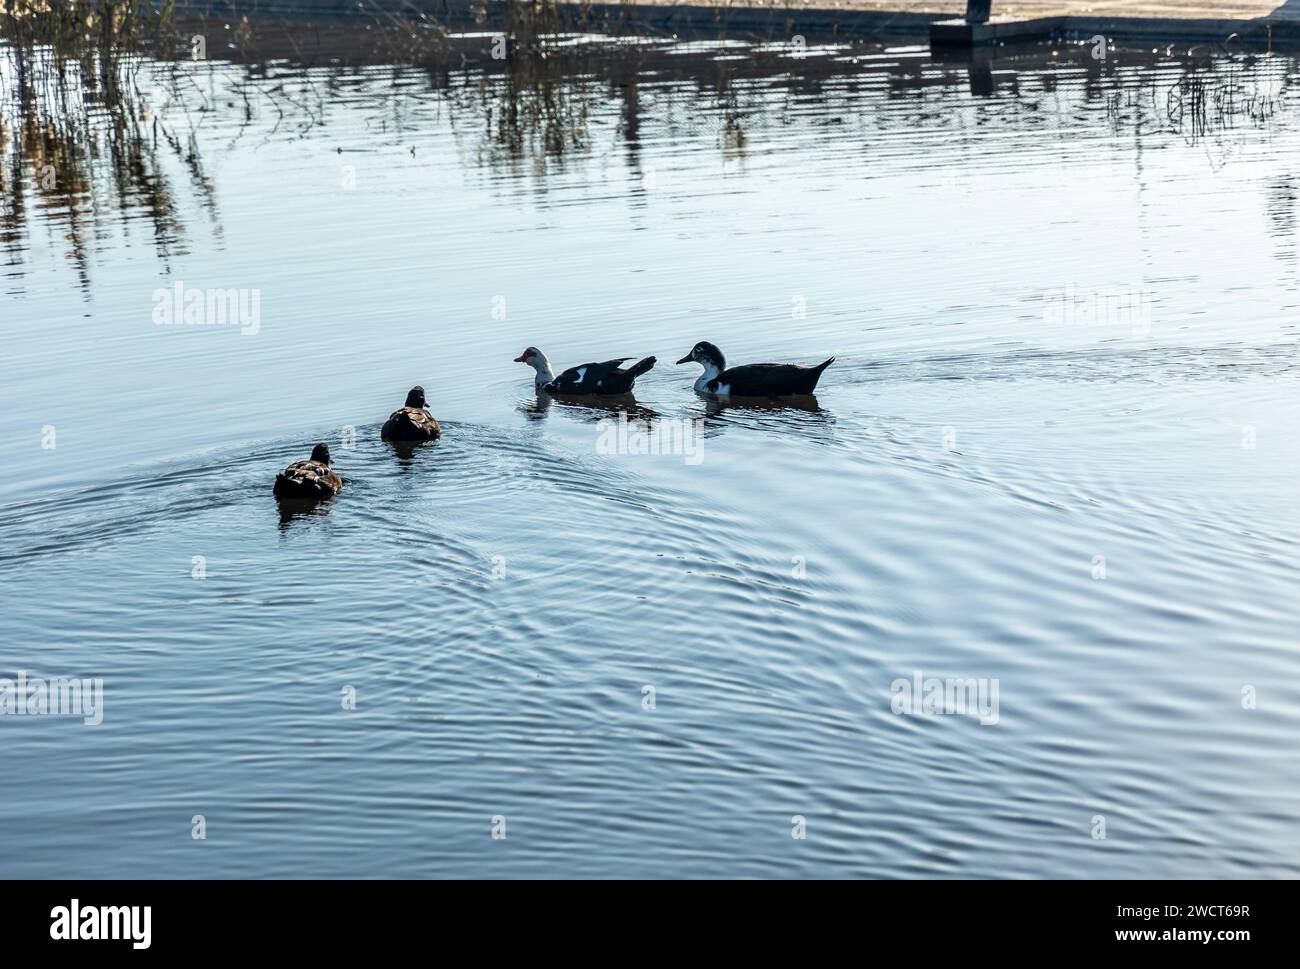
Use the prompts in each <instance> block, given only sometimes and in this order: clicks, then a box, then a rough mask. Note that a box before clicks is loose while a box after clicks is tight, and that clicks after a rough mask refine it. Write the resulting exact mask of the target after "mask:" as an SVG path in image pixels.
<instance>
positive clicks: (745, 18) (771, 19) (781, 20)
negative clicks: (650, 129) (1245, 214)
mask: <svg viewBox="0 0 1300 969" xmlns="http://www.w3.org/2000/svg"><path fill="white" fill-rule="evenodd" d="M968 2H970V0H713V2H708V0H606V2H581V0H559V3H558V13H559V18H560V22H561V24H563V25H564V26H567V27H573V28H589V29H605V30H617V29H619V28H641V29H644V28H647V27H649V28H653V29H658V30H680V31H683V32H685V31H709V32H713V31H718V30H731V31H735V32H737V33H745V32H751V33H765V34H769V35H784V36H789V35H791V34H807V35H810V36H811V35H825V34H834V35H836V36H856V37H863V36H889V35H896V36H897V35H904V36H910V37H918V38H920V37H926V36H930V37H932V39H933V40H934V42H935V43H936V44H937V45H945V44H957V45H966V46H969V45H979V44H983V43H989V42H996V41H1006V40H1031V39H1035V38H1050V37H1055V36H1060V35H1065V34H1068V35H1073V36H1084V37H1091V36H1094V35H1097V34H1100V35H1103V36H1105V37H1107V38H1108V39H1110V40H1120V41H1123V40H1135V41H1151V42H1155V43H1173V42H1181V41H1187V42H1207V41H1209V42H1214V41H1219V42H1222V41H1225V40H1227V38H1229V37H1230V36H1232V35H1233V34H1236V35H1237V39H1238V40H1240V41H1251V42H1259V43H1273V44H1276V45H1279V46H1292V47H1294V46H1297V45H1300V0H1217V2H1211V0H992V2H991V15H988V14H983V11H981V10H978V9H976V10H974V11H972V12H973V13H974V16H973V17H972V19H970V20H968V19H967V18H966V14H967V5H968ZM974 4H975V6H977V7H978V6H979V4H980V0H974ZM176 6H177V8H178V9H180V10H188V11H193V12H206V13H210V14H213V15H217V16H223V17H225V16H231V15H236V14H243V13H253V12H263V13H272V14H277V15H285V14H296V15H306V16H329V17H355V16H366V15H367V14H374V13H382V14H386V15H398V16H401V15H411V14H419V13H423V14H428V15H431V16H434V17H436V18H439V19H442V20H445V21H448V22H452V23H455V22H471V23H478V24H481V25H482V27H483V29H488V30H490V29H495V28H499V26H500V25H501V24H502V23H503V22H504V19H505V17H504V14H505V9H506V4H505V3H504V2H503V0H177V3H176ZM983 6H985V7H988V6H989V2H988V0H983ZM982 14H983V16H982Z"/></svg>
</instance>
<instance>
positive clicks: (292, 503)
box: [276, 498, 334, 531]
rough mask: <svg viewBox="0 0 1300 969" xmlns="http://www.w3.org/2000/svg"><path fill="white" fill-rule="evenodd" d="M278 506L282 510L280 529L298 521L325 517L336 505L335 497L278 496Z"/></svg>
mask: <svg viewBox="0 0 1300 969" xmlns="http://www.w3.org/2000/svg"><path fill="white" fill-rule="evenodd" d="M276 506H277V508H278V510H279V512H280V530H281V531H283V530H285V529H287V528H288V527H289V526H290V525H292V524H293V523H294V522H296V521H301V520H304V519H313V518H323V517H324V516H326V515H328V514H329V512H330V509H331V508H332V507H333V506H334V499H333V498H277V499H276Z"/></svg>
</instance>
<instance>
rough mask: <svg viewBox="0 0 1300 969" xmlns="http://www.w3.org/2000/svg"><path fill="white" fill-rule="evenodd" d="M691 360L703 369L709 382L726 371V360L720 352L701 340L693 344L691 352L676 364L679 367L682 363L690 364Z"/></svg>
mask: <svg viewBox="0 0 1300 969" xmlns="http://www.w3.org/2000/svg"><path fill="white" fill-rule="evenodd" d="M692 360H694V361H695V362H696V363H698V364H699V365H700V366H702V367H703V368H704V373H705V376H706V377H707V378H708V379H710V380H712V379H713V378H714V377H716V376H717V375H718V374H720V373H722V371H724V370H726V369H727V358H726V357H724V356H723V355H722V351H721V350H719V349H718V348H717V347H715V346H714V345H713V344H712V343H709V342H708V341H707V340H701V341H700V342H699V343H697V344H695V346H694V347H692V348H691V352H690V353H688V354H686V356H684V357H682V358H681V359H680V360H678V361H677V363H678V365H679V366H680V365H681V364H683V363H690V362H691V361H692Z"/></svg>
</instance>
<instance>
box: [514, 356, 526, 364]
mask: <svg viewBox="0 0 1300 969" xmlns="http://www.w3.org/2000/svg"><path fill="white" fill-rule="evenodd" d="M523 362H524V357H523V354H520V355H519V356H517V357H515V363H523Z"/></svg>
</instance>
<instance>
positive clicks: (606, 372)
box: [515, 347, 655, 396]
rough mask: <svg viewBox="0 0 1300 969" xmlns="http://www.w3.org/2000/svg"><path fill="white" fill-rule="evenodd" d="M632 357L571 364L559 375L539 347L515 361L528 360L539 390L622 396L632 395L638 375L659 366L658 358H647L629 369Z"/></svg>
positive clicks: (558, 392) (533, 348) (525, 352)
mask: <svg viewBox="0 0 1300 969" xmlns="http://www.w3.org/2000/svg"><path fill="white" fill-rule="evenodd" d="M631 359H633V358H632V357H619V358H618V359H617V360H606V361H605V362H603V363H584V364H582V365H581V366H578V367H570V368H569V369H568V370H566V371H564V372H563V373H561V374H560V375H559V376H558V377H557V376H555V371H553V370H552V369H551V362H550V361H549V360H547V359H546V354H544V353H542V351H541V350H539V349H537V347H529V348H528V349H527V350H525V351H524V352H523V353H521V354H519V356H517V357H515V363H526V364H528V366H530V367H532V368H533V371H534V373H535V376H534V379H533V386H534V387H535V388H536V390H537V392H538V393H548V394H575V395H582V396H589V395H601V396H619V395H623V394H630V393H631V392H632V387H633V386H634V385H635V384H636V378H637V377H639V376H641V375H642V374H643V373H645V372H646V371H648V370H649V369H650V368H652V367H653V366H654V365H655V358H654V357H646V358H645V359H644V360H641V361H639V362H637V363H634V364H633V365H632V366H630V367H626V368H625V367H624V366H623V364H625V363H627V361H629V360H631Z"/></svg>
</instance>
